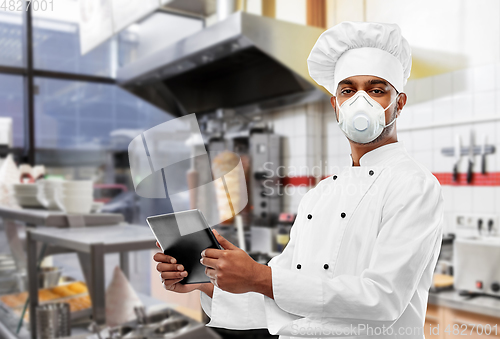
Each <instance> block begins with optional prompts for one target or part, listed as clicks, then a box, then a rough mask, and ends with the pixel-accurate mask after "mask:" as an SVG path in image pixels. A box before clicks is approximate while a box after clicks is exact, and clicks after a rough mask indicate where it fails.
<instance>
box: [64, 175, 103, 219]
mask: <svg viewBox="0 0 500 339" xmlns="http://www.w3.org/2000/svg"><path fill="white" fill-rule="evenodd" d="M55 192H56V194H55V200H56V203H57V205H58V206H59V208H60V209H61V210H63V211H64V212H66V213H68V214H86V213H90V210H91V209H92V203H93V202H94V188H93V182H92V180H73V181H63V182H62V183H61V187H60V189H58V190H56V191H55Z"/></svg>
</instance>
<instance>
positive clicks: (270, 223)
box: [202, 110, 281, 228]
mask: <svg viewBox="0 0 500 339" xmlns="http://www.w3.org/2000/svg"><path fill="white" fill-rule="evenodd" d="M216 121H219V123H213V120H210V122H211V123H210V128H208V126H207V127H206V128H205V129H204V130H203V131H202V133H203V134H204V138H206V139H207V140H208V149H209V151H210V152H211V153H212V152H214V153H222V152H224V151H225V150H228V151H231V152H234V153H236V154H238V155H239V156H240V157H241V162H242V165H243V168H244V171H245V176H246V180H247V190H248V195H249V204H248V206H247V208H245V209H244V210H243V211H241V212H240V215H241V216H242V218H243V225H244V227H245V228H246V227H248V226H249V225H253V226H262V227H275V226H276V222H277V220H278V215H279V213H280V211H281V199H280V194H279V187H280V186H279V177H278V168H279V167H280V165H281V137H280V136H279V135H277V134H274V133H273V132H272V130H271V128H270V127H269V126H268V125H267V124H266V123H264V122H263V121H261V120H259V119H253V120H250V119H248V118H247V119H245V118H242V117H239V116H236V117H235V116H232V115H231V113H230V112H229V111H227V110H219V118H218V120H216ZM207 125H208V123H207Z"/></svg>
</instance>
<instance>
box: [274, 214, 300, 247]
mask: <svg viewBox="0 0 500 339" xmlns="http://www.w3.org/2000/svg"><path fill="white" fill-rule="evenodd" d="M296 217H297V215H296V214H293V213H281V214H280V216H279V218H278V234H277V236H276V244H277V247H276V250H277V251H278V252H283V250H284V249H285V246H286V245H287V244H288V242H289V241H290V231H291V229H292V225H293V223H294V221H295V218H296Z"/></svg>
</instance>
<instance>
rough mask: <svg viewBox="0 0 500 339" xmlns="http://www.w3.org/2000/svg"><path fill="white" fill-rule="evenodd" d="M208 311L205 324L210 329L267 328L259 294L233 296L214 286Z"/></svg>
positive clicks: (250, 293) (249, 293)
mask: <svg viewBox="0 0 500 339" xmlns="http://www.w3.org/2000/svg"><path fill="white" fill-rule="evenodd" d="M207 298H210V297H208V296H207ZM210 311H211V315H210V322H209V323H208V324H207V326H210V327H222V328H227V329H231V330H249V329H254V328H267V322H266V318H265V312H264V300H263V295H262V294H259V293H255V292H247V293H241V294H235V293H230V292H226V291H223V290H221V289H220V288H218V287H217V286H214V292H213V295H212V307H211V310H210Z"/></svg>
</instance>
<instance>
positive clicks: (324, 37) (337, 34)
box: [307, 21, 411, 95]
mask: <svg viewBox="0 0 500 339" xmlns="http://www.w3.org/2000/svg"><path fill="white" fill-rule="evenodd" d="M307 65H308V67H309V75H311V77H312V78H313V79H314V81H316V82H317V83H318V84H319V85H321V86H323V87H325V88H326V89H327V90H328V91H329V92H330V93H331V94H332V95H335V93H336V91H337V86H338V84H339V82H340V81H342V80H344V79H346V78H348V77H351V76H354V75H373V76H377V77H379V78H382V79H385V80H387V81H388V82H389V83H390V84H391V85H392V86H394V88H396V90H397V91H398V92H403V90H404V85H406V81H407V79H408V77H409V76H410V70H411V51H410V45H409V44H408V41H406V39H405V38H404V37H403V36H402V35H401V29H400V28H399V26H398V25H396V24H386V23H375V22H349V21H346V22H342V23H340V24H338V25H336V26H334V27H332V28H330V29H328V30H326V31H325V32H323V33H322V34H321V36H320V37H319V38H318V41H316V44H315V45H314V47H313V48H312V50H311V53H310V54H309V57H308V58H307Z"/></svg>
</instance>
